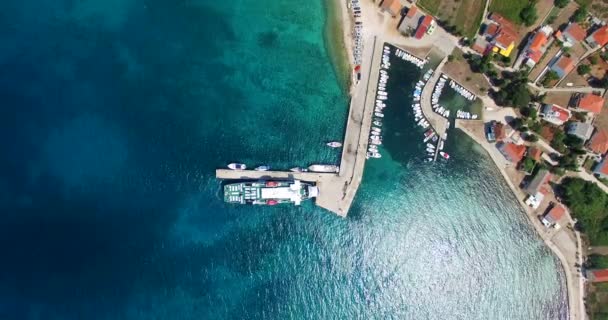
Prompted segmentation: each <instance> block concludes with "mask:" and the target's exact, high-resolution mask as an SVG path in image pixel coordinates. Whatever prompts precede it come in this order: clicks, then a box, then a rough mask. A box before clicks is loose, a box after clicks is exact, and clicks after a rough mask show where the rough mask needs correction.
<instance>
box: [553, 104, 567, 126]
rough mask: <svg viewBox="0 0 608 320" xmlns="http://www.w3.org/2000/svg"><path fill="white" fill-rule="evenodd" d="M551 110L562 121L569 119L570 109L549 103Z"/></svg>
mask: <svg viewBox="0 0 608 320" xmlns="http://www.w3.org/2000/svg"><path fill="white" fill-rule="evenodd" d="M551 112H552V113H553V115H555V116H557V118H558V119H559V120H560V121H562V122H566V121H568V120H569V119H570V111H569V110H568V109H566V108H562V107H560V106H558V105H556V104H553V105H551Z"/></svg>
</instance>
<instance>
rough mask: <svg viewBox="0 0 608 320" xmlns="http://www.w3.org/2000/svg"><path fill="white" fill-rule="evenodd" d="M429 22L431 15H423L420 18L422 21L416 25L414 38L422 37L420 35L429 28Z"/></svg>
mask: <svg viewBox="0 0 608 320" xmlns="http://www.w3.org/2000/svg"><path fill="white" fill-rule="evenodd" d="M431 22H433V17H431V16H424V19H422V22H421V23H420V25H419V26H418V29H417V30H416V34H415V35H414V37H416V39H422V37H424V34H425V33H426V31H427V30H428V29H429V26H430V25H431Z"/></svg>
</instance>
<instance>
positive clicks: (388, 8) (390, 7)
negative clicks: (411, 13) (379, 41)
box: [380, 0, 401, 18]
mask: <svg viewBox="0 0 608 320" xmlns="http://www.w3.org/2000/svg"><path fill="white" fill-rule="evenodd" d="M380 9H381V10H382V11H385V12H388V13H389V14H390V15H391V16H392V17H393V18H394V17H396V16H398V15H400V14H401V1H400V0H384V1H382V4H381V5H380Z"/></svg>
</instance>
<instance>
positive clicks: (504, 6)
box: [489, 0, 530, 24]
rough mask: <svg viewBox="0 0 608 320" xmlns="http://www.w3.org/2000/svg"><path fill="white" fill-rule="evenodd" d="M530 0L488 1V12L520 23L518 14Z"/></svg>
mask: <svg viewBox="0 0 608 320" xmlns="http://www.w3.org/2000/svg"><path fill="white" fill-rule="evenodd" d="M528 3H530V1H528V0H494V1H492V2H491V3H490V8H489V10H490V12H496V13H498V14H500V15H501V16H503V17H505V18H507V19H509V20H511V21H512V22H513V23H516V24H522V22H523V21H522V20H521V17H520V16H519V14H520V13H521V10H522V9H523V8H525V7H526V6H527V5H528Z"/></svg>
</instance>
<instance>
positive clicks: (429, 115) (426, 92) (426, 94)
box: [420, 57, 450, 159]
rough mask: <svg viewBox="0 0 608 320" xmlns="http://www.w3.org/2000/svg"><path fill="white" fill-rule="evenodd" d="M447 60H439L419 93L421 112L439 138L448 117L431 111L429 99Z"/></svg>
mask: <svg viewBox="0 0 608 320" xmlns="http://www.w3.org/2000/svg"><path fill="white" fill-rule="evenodd" d="M447 61H448V59H447V57H446V58H444V59H443V60H442V61H441V63H440V64H439V66H438V67H437V68H436V69H435V71H434V72H433V76H431V78H430V79H429V81H427V82H426V85H425V86H424V88H423V89H422V94H421V95H420V106H421V109H422V114H424V117H425V118H426V119H427V120H428V121H429V123H430V124H431V127H432V128H433V129H434V130H435V132H436V133H437V135H439V138H441V139H443V138H444V135H445V133H446V131H447V129H448V127H449V126H450V122H449V121H448V119H446V118H444V117H443V116H441V115H439V114H437V113H435V112H434V111H433V106H432V102H431V100H432V96H433V89H434V88H435V84H436V83H437V81H438V80H439V78H440V77H441V69H442V68H443V66H444V65H445V63H446V62H447ZM437 149H439V148H437ZM437 152H439V151H437ZM435 159H437V154H435Z"/></svg>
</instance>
